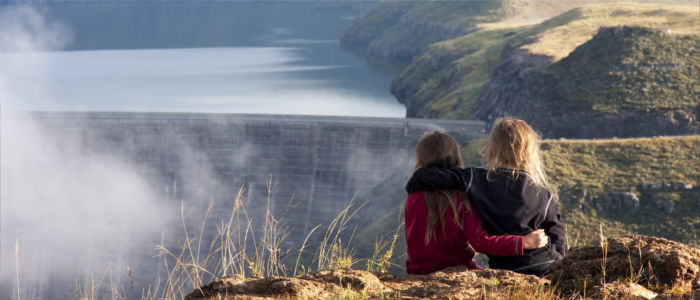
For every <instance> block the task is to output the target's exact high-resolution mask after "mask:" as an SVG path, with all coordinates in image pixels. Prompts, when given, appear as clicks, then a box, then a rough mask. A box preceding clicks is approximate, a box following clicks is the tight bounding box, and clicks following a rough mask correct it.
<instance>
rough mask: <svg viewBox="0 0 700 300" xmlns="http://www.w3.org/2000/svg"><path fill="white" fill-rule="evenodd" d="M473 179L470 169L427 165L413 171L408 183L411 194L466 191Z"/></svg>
mask: <svg viewBox="0 0 700 300" xmlns="http://www.w3.org/2000/svg"><path fill="white" fill-rule="evenodd" d="M470 180H471V172H470V169H461V168H447V167H427V168H420V169H418V170H416V171H415V172H413V176H411V179H409V180H408V183H407V184H406V192H408V193H409V194H411V193H415V192H417V191H425V190H428V191H432V190H458V191H462V192H466V191H467V188H468V187H469V182H470Z"/></svg>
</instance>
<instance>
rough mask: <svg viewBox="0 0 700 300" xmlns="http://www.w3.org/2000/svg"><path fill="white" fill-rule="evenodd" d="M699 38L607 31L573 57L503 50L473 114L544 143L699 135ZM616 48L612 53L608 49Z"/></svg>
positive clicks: (637, 30)
mask: <svg viewBox="0 0 700 300" xmlns="http://www.w3.org/2000/svg"><path fill="white" fill-rule="evenodd" d="M699 42H700V37H698V36H690V37H672V36H668V35H666V34H664V33H662V32H658V31H654V30H648V29H643V28H630V27H617V28H601V29H600V31H599V32H598V34H597V35H596V36H595V37H594V38H593V39H592V40H590V41H589V42H587V43H585V44H583V45H581V46H580V47H578V48H577V49H576V50H575V51H574V52H572V53H571V54H570V55H569V57H567V58H564V59H563V60H561V61H559V62H556V63H554V64H552V65H547V63H548V60H547V58H546V57H541V56H532V55H528V54H526V53H524V52H523V51H522V50H520V49H518V48H517V45H516V47H510V48H506V49H505V50H504V53H503V55H504V60H503V63H502V64H501V65H500V66H499V67H498V68H497V69H496V70H495V71H494V73H493V74H492V76H491V79H490V80H489V81H488V82H487V83H486V84H485V85H484V87H483V89H482V92H481V94H480V96H479V98H478V99H477V103H476V108H475V110H474V114H473V115H472V117H473V118H475V119H483V120H487V121H491V122H492V121H493V120H494V119H496V118H498V117H502V116H506V115H511V116H517V117H520V118H523V119H525V120H527V121H528V122H529V123H530V124H532V125H533V126H534V127H535V128H536V129H537V130H539V131H540V132H541V133H542V134H543V135H544V136H545V137H551V138H558V137H568V138H601V137H634V136H654V135H677V134H694V133H698V132H700V126H699V123H698V119H697V117H698V116H700V100H699V99H700V93H699V92H698V86H699V80H698V77H697V74H698V73H699V70H700V59H698V57H699V56H698V55H699V52H698V51H699V50H698V49H696V47H693V46H692V45H693V44H695V45H697V44H698V43H699ZM613 48H614V51H610V50H611V49H613Z"/></svg>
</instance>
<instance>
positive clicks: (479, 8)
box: [341, 1, 505, 64]
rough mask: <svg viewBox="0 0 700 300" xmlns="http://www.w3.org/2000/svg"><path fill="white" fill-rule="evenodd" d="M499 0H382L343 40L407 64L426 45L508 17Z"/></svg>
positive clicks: (377, 56) (375, 55)
mask: <svg viewBox="0 0 700 300" xmlns="http://www.w3.org/2000/svg"><path fill="white" fill-rule="evenodd" d="M501 8H502V7H501V3H500V1H382V2H379V3H378V4H376V5H374V6H373V7H371V8H370V9H368V10H367V11H365V12H364V13H363V14H361V15H360V16H359V17H358V18H357V19H356V20H355V21H354V22H353V23H352V24H350V26H348V27H347V28H346V29H345V30H344V32H343V33H342V37H341V43H342V45H343V46H344V47H345V48H349V49H352V50H355V51H358V52H360V53H363V54H366V55H368V56H371V57H373V58H375V60H389V61H392V62H395V63H399V64H408V63H410V61H411V59H413V57H414V56H416V55H418V54H420V53H421V52H422V51H423V50H425V47H426V46H428V45H430V44H432V43H435V42H439V41H442V40H446V39H450V38H454V37H456V36H460V35H463V34H466V33H468V32H471V31H474V30H476V29H477V27H476V26H477V24H479V23H484V22H495V21H497V20H501V19H503V18H504V17H505V15H504V13H503V10H502V9H501Z"/></svg>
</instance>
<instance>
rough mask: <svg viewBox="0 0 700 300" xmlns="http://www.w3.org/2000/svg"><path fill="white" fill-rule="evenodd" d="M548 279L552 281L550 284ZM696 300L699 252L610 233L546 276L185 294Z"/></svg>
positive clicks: (350, 278) (299, 284)
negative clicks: (601, 243)
mask: <svg viewBox="0 0 700 300" xmlns="http://www.w3.org/2000/svg"><path fill="white" fill-rule="evenodd" d="M550 280H551V281H550ZM584 295H585V297H586V298H589V299H590V298H592V299H620V298H623V299H653V298H655V297H656V298H657V299H698V297H700V250H698V249H696V248H692V247H689V246H686V245H684V244H680V243H677V242H673V241H670V240H666V239H663V238H657V237H649V236H640V235H631V236H620V237H615V238H610V239H608V240H607V247H601V246H587V247H580V248H574V249H571V250H570V252H569V255H568V256H567V257H566V258H565V259H563V260H561V261H559V262H558V263H556V264H555V265H554V266H553V271H552V273H551V274H550V275H549V276H548V277H547V278H539V277H536V276H532V275H523V274H519V273H515V272H512V271H506V270H469V269H466V268H464V267H455V268H449V269H445V270H442V271H438V272H435V273H432V274H428V275H409V276H406V277H403V278H397V277H395V276H394V275H392V274H388V273H383V274H376V273H371V272H367V271H359V270H347V269H338V270H323V271H319V272H316V273H309V274H304V275H300V276H295V277H264V278H263V277H254V278H243V277H226V278H223V279H220V280H217V281H214V282H211V283H209V284H207V285H205V286H203V287H201V288H200V289H197V290H195V291H193V292H192V293H190V294H189V295H188V296H187V297H186V299H280V298H294V299H321V298H323V299H326V298H333V297H344V298H351V299H355V298H359V297H361V298H362V299H364V298H369V299H380V298H381V299H484V298H486V299H531V298H546V299H576V298H580V297H583V296H584Z"/></svg>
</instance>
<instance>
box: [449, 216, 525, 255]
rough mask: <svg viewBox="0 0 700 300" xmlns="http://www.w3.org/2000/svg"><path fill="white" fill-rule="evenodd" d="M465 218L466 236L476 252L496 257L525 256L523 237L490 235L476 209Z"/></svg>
mask: <svg viewBox="0 0 700 300" xmlns="http://www.w3.org/2000/svg"><path fill="white" fill-rule="evenodd" d="M465 210H466V208H465ZM463 218H464V220H463V221H462V222H463V226H464V235H465V237H466V238H467V241H469V244H470V245H471V246H472V248H474V250H475V251H476V252H480V253H485V254H489V255H496V256H514V255H523V253H524V248H523V237H522V236H519V235H489V234H488V233H487V232H486V231H485V230H484V228H483V227H482V226H481V216H480V215H479V212H478V211H477V210H475V209H474V208H472V209H471V211H466V212H465V213H464V214H463Z"/></svg>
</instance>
